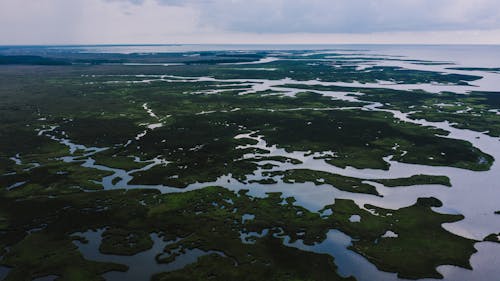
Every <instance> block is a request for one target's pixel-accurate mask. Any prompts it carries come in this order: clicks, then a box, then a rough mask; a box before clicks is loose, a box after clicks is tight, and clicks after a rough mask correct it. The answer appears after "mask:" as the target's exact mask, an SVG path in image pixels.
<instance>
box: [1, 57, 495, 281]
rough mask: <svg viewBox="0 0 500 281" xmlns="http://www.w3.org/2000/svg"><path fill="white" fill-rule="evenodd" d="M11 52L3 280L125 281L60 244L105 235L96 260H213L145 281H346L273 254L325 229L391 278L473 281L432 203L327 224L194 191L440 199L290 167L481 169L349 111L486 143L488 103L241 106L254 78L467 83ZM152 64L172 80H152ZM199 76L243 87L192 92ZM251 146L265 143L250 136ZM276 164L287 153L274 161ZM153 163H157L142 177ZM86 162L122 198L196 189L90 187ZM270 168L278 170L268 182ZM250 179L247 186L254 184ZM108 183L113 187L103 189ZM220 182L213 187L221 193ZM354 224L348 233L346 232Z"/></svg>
mask: <svg viewBox="0 0 500 281" xmlns="http://www.w3.org/2000/svg"><path fill="white" fill-rule="evenodd" d="M12 52H13V53H11V51H10V48H8V47H5V48H0V53H1V54H2V55H1V56H0V64H9V65H8V66H7V65H4V66H0V121H1V122H0V257H1V258H0V265H2V266H7V267H9V268H12V269H11V270H10V271H9V274H8V276H7V279H6V280H7V281H11V280H31V279H33V278H37V277H44V276H47V275H56V276H58V280H103V277H102V274H103V273H105V272H109V271H126V270H127V269H128V268H127V266H126V265H120V264H114V263H111V262H96V261H89V260H86V259H85V258H84V257H83V255H82V254H81V253H80V252H79V250H78V247H77V244H78V243H74V242H75V241H80V242H82V243H85V242H88V241H85V239H84V237H81V236H80V235H79V234H78V233H81V232H85V231H88V230H95V229H104V232H103V234H102V241H101V244H100V245H99V249H98V250H99V251H100V252H101V253H104V254H112V255H135V254H138V253H142V252H144V251H146V250H149V249H151V248H152V246H153V240H152V239H151V234H152V233H155V234H158V235H159V237H160V238H161V239H163V240H164V241H165V242H166V241H169V243H167V246H166V247H165V249H162V251H161V252H159V253H157V254H158V255H157V257H156V262H158V263H169V262H172V261H173V260H175V259H176V258H178V257H179V256H180V255H182V254H183V253H186V252H187V251H188V250H195V249H198V250H201V251H203V252H207V253H211V254H208V255H205V256H201V257H200V258H198V260H197V261H196V262H195V263H193V264H190V265H187V266H186V267H184V268H182V269H179V270H175V271H171V272H164V273H159V274H156V275H155V276H151V278H152V280H207V279H210V278H212V279H215V280H236V279H238V280H262V279H269V280H304V281H306V280H307V281H311V280H353V278H352V277H347V278H344V277H342V276H340V275H338V273H337V268H336V265H335V260H334V259H333V258H332V256H331V255H327V254H318V253H314V252H306V251H303V250H299V249H296V248H294V247H290V246H287V245H288V243H292V244H293V243H295V242H297V241H299V240H300V241H301V242H303V243H304V244H306V245H313V244H317V243H321V242H323V241H324V240H325V238H326V237H327V236H326V235H327V233H328V232H329V231H330V230H333V229H337V230H340V231H342V232H344V233H346V234H347V235H349V236H350V237H352V238H353V242H352V246H351V247H350V249H351V250H353V251H355V252H357V253H359V254H361V255H363V256H364V257H365V258H366V259H367V260H369V261H370V262H372V263H373V264H375V265H376V266H377V267H378V268H379V269H381V270H384V271H389V272H396V273H398V275H399V276H400V277H403V278H427V277H429V278H439V277H441V276H440V274H439V273H438V272H437V271H436V267H437V266H440V265H457V266H460V267H464V268H470V265H469V258H470V256H471V255H472V254H473V253H474V252H475V249H474V247H473V245H474V243H475V242H477V241H473V240H469V239H465V238H462V237H459V236H456V235H454V234H452V233H449V232H447V231H445V230H444V229H443V228H442V226H441V225H442V224H443V223H451V222H456V221H459V220H461V219H462V218H463V217H462V216H460V215H444V214H439V213H436V212H434V211H433V210H432V207H438V206H440V205H441V203H440V202H439V201H438V200H437V199H434V198H420V199H418V201H417V202H416V203H415V204H414V205H412V206H409V207H405V208H401V209H399V210H388V209H383V208H381V207H376V206H371V205H365V206H363V207H361V206H358V205H356V204H355V203H354V202H353V201H350V200H340V199H337V200H336V201H335V202H332V203H333V204H332V205H329V206H327V207H325V208H324V209H323V210H322V211H326V210H331V211H332V213H331V214H329V215H321V213H322V212H319V213H318V212H312V211H310V210H307V209H305V208H303V207H301V206H298V205H297V204H296V203H297V202H295V199H294V198H292V197H290V198H283V197H282V195H281V194H279V193H268V194H267V196H266V197H264V198H257V197H252V196H249V195H248V193H247V192H246V191H239V192H234V191H230V190H228V189H226V188H224V186H222V187H206V188H201V186H205V185H208V183H210V182H214V181H217V180H219V179H220V178H221V177H222V176H229V175H230V176H231V177H232V178H234V179H236V180H238V181H239V182H240V183H241V184H247V186H248V189H252V188H254V185H253V184H254V183H259V184H269V185H273V184H282V183H287V184H293V183H305V182H311V183H313V184H315V185H331V186H333V187H335V188H337V189H339V190H342V191H346V192H353V193H362V194H365V196H366V197H369V198H375V197H373V196H380V194H379V193H378V192H377V190H376V188H375V187H374V186H372V185H370V184H369V181H372V182H378V183H381V184H383V185H385V186H388V187H396V186H412V185H422V184H439V185H445V186H450V180H449V178H447V177H446V176H431V175H415V176H412V177H408V178H399V179H370V178H369V177H367V178H353V177H346V176H342V175H337V174H332V173H328V172H322V171H316V170H314V167H315V166H314V165H315V164H316V163H312V162H313V161H312V160H310V159H308V160H307V161H304V163H303V162H302V161H301V160H299V159H302V157H297V158H299V159H296V158H294V157H296V156H293V155H294V154H293V153H295V155H306V156H314V158H315V160H324V161H325V162H326V163H327V164H330V165H334V166H336V167H340V168H345V167H354V168H359V169H365V168H370V169H385V170H387V169H388V168H389V162H388V161H387V159H392V160H394V161H398V162H403V163H413V164H422V165H431V166H447V167H458V168H464V169H469V170H474V171H484V170H488V169H489V168H490V167H491V165H492V164H493V161H494V159H493V157H491V156H490V155H488V154H486V153H484V152H482V151H481V150H479V149H478V148H476V147H474V146H473V145H472V144H471V143H469V142H465V141H462V140H457V139H450V138H446V135H447V132H446V131H443V130H438V129H434V128H429V127H423V126H419V125H416V124H412V123H406V122H401V121H400V120H399V119H397V118H395V117H394V116H393V115H392V114H390V113H387V112H380V111H376V110H365V109H366V108H363V110H360V109H361V108H362V107H364V106H366V105H367V104H368V103H369V102H380V103H381V106H382V108H384V109H392V110H399V111H402V112H406V113H409V112H411V114H410V117H411V118H425V119H426V120H431V121H444V120H448V121H450V122H453V123H454V125H453V126H456V127H458V128H467V129H472V130H476V131H488V134H490V135H492V136H497V135H500V127H499V126H500V125H499V124H500V122H498V121H500V120H499V119H498V118H500V117H498V116H500V115H498V112H497V110H498V108H499V107H500V103H499V101H500V99H499V98H498V97H497V95H494V94H493V93H485V92H474V93H471V94H470V95H457V94H454V93H442V94H439V95H437V94H430V93H426V92H423V91H396V90H387V89H368V88H354V87H325V86H311V85H297V84H294V85H291V84H290V85H282V87H281V88H280V87H279V86H277V87H272V88H269V89H264V90H262V91H257V92H252V87H255V88H258V89H259V88H265V87H260V86H263V85H261V84H262V83H263V82H262V79H263V78H265V79H269V80H275V81H277V80H279V79H284V78H287V77H289V78H291V79H295V80H297V81H305V80H314V79H318V80H322V81H343V82H352V81H359V82H362V83H373V82H377V81H379V80H384V81H392V82H394V83H445V84H456V85H466V84H467V83H468V82H470V81H474V80H476V79H478V78H479V77H477V76H471V75H446V74H442V73H438V72H431V71H417V70H408V69H402V68H397V67H370V68H367V69H365V70H364V71H359V70H356V66H355V65H354V64H355V63H356V62H355V61H353V59H350V58H346V57H342V58H341V57H339V56H340V55H339V54H329V55H328V56H327V55H322V54H317V55H312V56H308V57H302V56H301V57H300V60H298V59H297V58H298V57H297V55H301V54H304V52H300V51H296V52H295V51H292V52H290V54H273V56H274V55H276V56H277V57H279V58H280V59H281V60H278V61H273V62H270V63H266V64H265V65H264V67H263V65H239V64H233V65H228V64H221V63H234V62H250V61H257V60H259V59H261V58H264V57H266V56H269V55H270V54H269V53H267V52H255V53H239V52H202V53H200V54H197V55H196V56H191V55H193V54H191V53H190V54H188V55H190V56H185V55H186V54H128V55H126V54H91V53H79V52H74V53H73V52H71V53H67V54H66V53H64V52H63V53H61V54H54V53H51V52H50V51H47V54H43V55H42V54H38V53H36V51H28V53H30V54H31V53H32V54H31V55H15V51H12ZM20 53H22V52H20ZM372 59H373V58H369V57H366V58H362V60H363V61H368V62H369V61H370V60H372ZM124 63H143V64H144V65H134V66H130V65H123V64H124ZM165 63H175V64H180V65H173V66H168V67H167V66H162V65H161V64H165ZM420 63H431V62H420ZM155 64H160V65H155ZM334 66H335V67H334ZM172 75H174V76H172ZM180 76H184V78H182V77H180ZM201 76H203V77H212V78H218V79H243V80H238V81H234V80H233V81H223V80H219V81H217V80H212V79H202V81H198V80H196V77H201ZM185 77H188V78H185ZM189 77H192V78H189ZM193 77H194V78H193ZM250 79H260V80H259V81H248V80H250ZM284 88H293V89H296V90H297V93H294V94H295V95H293V96H289V95H285V94H284V92H282V91H280V89H284ZM323 90H324V91H332V92H335V91H340V92H350V93H352V94H353V95H354V94H356V93H358V92H362V93H363V95H356V97H357V98H358V99H359V101H347V100H339V99H335V98H332V97H329V96H324V95H321V94H320V93H319V92H318V91H323ZM242 93H245V94H242ZM443 104H444V105H443ZM243 134H251V137H250V138H245V137H241V136H242V135H243ZM257 136H259V139H260V140H262V141H264V142H265V143H266V145H265V146H263V145H261V144H262V143H263V142H257V141H256V140H255V139H254V138H256V137H257ZM70 144H71V145H72V147H73V150H71V151H70V149H69V145H70ZM283 149H284V150H285V151H286V152H289V153H291V154H290V155H286V154H283V153H282V150H283ZM275 151H279V152H280V153H279V154H283V156H277V155H276V154H278V153H274V152H275ZM153 159H154V160H158V161H160V160H161V163H160V164H158V165H156V166H154V167H152V168H150V169H145V167H146V165H148V164H151V163H153ZM159 159H160V160H159ZM93 163H95V164H96V165H102V166H106V167H110V168H116V169H121V170H124V171H125V172H126V173H128V174H129V175H130V176H132V177H133V178H132V180H131V181H130V184H131V185H132V184H137V185H155V186H156V185H165V186H167V187H174V188H179V190H178V191H179V192H181V191H183V190H181V188H185V187H188V186H190V185H192V184H195V188H200V189H198V190H194V191H188V192H184V193H171V194H162V193H160V191H157V190H149V189H130V190H105V189H106V188H107V186H103V184H104V183H105V182H104V181H103V179H104V178H106V177H108V176H110V175H112V173H111V172H109V171H108V170H109V169H103V168H102V167H99V166H93ZM321 164H323V163H321ZM295 165H301V166H300V169H299V168H298V167H296V168H293V167H294V166H295ZM283 167H287V168H288V170H284V171H281V169H283ZM304 167H306V168H304ZM275 168H276V169H280V170H279V171H276V170H274V169H275ZM141 169H142V170H141ZM259 169H260V170H263V172H262V175H263V177H262V178H260V177H258V178H256V177H255V174H256V173H255V172H256V171H258V170H259ZM138 170H139V171H138ZM122 177H124V176H122ZM124 178H125V177H124ZM107 179H108V180H109V178H107ZM121 179H123V178H120V177H115V178H112V179H111V180H110V181H111V182H112V185H115V184H117V183H118V182H119V181H120V180H121ZM127 179H128V176H127ZM366 181H368V182H366ZM232 182H234V181H229V182H228V183H227V185H228V186H227V187H230V188H231V189H232V190H233V189H235V188H234V186H230V185H231V183H232ZM219 183H220V181H218V184H219ZM222 185H225V184H224V183H222ZM238 186H239V185H238ZM123 187H126V186H123ZM128 187H131V186H128ZM113 188H116V187H115V186H113ZM192 188H193V186H190V189H192ZM165 190H167V189H165ZM269 190H270V191H272V186H269ZM162 191H163V189H162ZM167 191H169V192H170V191H175V190H173V189H168V190H167ZM415 200H417V198H415ZM496 213H497V214H498V213H499V212H496ZM354 215H359V216H360V217H361V221H360V222H356V223H353V222H351V221H350V220H349V218H350V217H352V216H354ZM245 216H251V217H252V219H244V217H245ZM388 231H389V232H388ZM488 237H489V238H486V240H488V241H493V240H494V239H495V236H494V235H491V236H488ZM496 239H497V240H498V237H496ZM285 240H286V241H287V243H284V241H285ZM214 252H215V253H214Z"/></svg>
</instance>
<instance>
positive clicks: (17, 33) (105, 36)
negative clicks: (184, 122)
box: [0, 0, 500, 45]
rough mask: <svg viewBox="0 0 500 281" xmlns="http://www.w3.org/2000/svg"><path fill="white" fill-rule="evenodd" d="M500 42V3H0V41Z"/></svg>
mask: <svg viewBox="0 0 500 281" xmlns="http://www.w3.org/2000/svg"><path fill="white" fill-rule="evenodd" d="M119 43H121V44H124V43H235V44H236V43H309V44H312V43H325V44H330V43H331V44H333V43H488V44H491V43H493V44H500V0H0V44H2V45H12V44H119Z"/></svg>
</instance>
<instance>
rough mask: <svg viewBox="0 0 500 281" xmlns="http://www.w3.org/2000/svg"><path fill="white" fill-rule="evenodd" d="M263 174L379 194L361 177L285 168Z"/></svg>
mask: <svg viewBox="0 0 500 281" xmlns="http://www.w3.org/2000/svg"><path fill="white" fill-rule="evenodd" d="M263 175H264V176H270V177H274V176H283V182H286V183H304V182H312V183H314V184H315V185H322V184H329V185H331V186H334V187H335V188H337V189H339V190H342V191H348V192H354V193H366V194H373V195H379V194H378V192H377V190H376V189H375V187H374V186H372V185H369V184H366V183H363V179H357V178H351V177H344V176H340V175H335V174H331V173H327V172H321V171H313V170H287V171H284V172H282V171H276V172H265V173H263Z"/></svg>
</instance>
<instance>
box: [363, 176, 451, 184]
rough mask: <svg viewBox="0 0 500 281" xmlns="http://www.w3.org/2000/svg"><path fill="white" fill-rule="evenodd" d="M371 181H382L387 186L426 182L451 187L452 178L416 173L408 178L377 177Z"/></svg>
mask: <svg viewBox="0 0 500 281" xmlns="http://www.w3.org/2000/svg"><path fill="white" fill-rule="evenodd" d="M371 181H374V182H378V183H381V184H383V185H385V186H387V187H396V186H412V185H426V184H440V185H445V186H450V187H451V183H450V179H449V178H448V177H446V176H429V175H415V176H411V177H408V178H399V179H381V180H380V179H377V180H371Z"/></svg>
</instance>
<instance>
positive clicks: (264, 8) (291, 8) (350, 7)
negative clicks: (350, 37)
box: [167, 0, 500, 33]
mask: <svg viewBox="0 0 500 281" xmlns="http://www.w3.org/2000/svg"><path fill="white" fill-rule="evenodd" d="M167 2H168V1H167ZM189 5H196V6H198V8H199V9H200V11H201V12H202V16H201V22H202V23H204V24H209V25H214V26H216V27H217V28H221V29H225V30H231V31H238V32H258V33H294V32H304V33H368V32H393V31H430V30H463V29H492V28H499V27H500V2H498V1H497V0H335V1H332V0H254V1H244V0H233V1H225V0H213V1H205V2H203V3H202V4H199V3H198V4H197V3H196V1H192V2H191V3H190V4H189Z"/></svg>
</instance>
